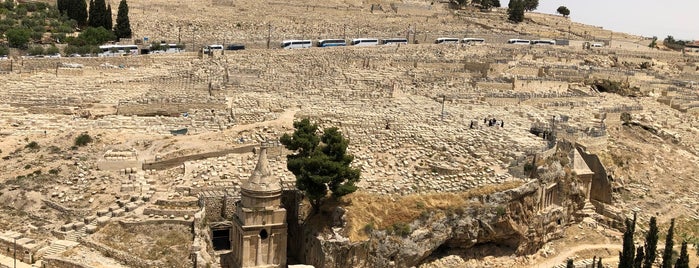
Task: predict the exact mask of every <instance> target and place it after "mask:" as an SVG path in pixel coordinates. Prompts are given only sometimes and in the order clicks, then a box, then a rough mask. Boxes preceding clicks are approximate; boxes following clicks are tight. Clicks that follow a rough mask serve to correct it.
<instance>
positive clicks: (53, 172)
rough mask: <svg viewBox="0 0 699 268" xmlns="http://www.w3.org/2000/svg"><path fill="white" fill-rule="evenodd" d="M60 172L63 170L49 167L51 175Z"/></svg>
mask: <svg viewBox="0 0 699 268" xmlns="http://www.w3.org/2000/svg"><path fill="white" fill-rule="evenodd" d="M59 172H61V170H60V169H58V168H52V169H49V174H51V175H58V173H59Z"/></svg>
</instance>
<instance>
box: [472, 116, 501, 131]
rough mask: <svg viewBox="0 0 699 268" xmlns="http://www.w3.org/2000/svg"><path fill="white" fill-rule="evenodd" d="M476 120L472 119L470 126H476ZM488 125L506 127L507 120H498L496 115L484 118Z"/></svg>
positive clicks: (484, 123) (484, 122)
mask: <svg viewBox="0 0 699 268" xmlns="http://www.w3.org/2000/svg"><path fill="white" fill-rule="evenodd" d="M475 124H476V122H475V121H473V120H471V124H470V125H469V128H471V129H473V128H474V127H475ZM486 124H487V125H488V126H489V127H497V126H499V127H505V121H504V120H497V119H495V117H493V118H491V119H488V118H487V117H486V118H483V125H486Z"/></svg>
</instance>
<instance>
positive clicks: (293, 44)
mask: <svg viewBox="0 0 699 268" xmlns="http://www.w3.org/2000/svg"><path fill="white" fill-rule="evenodd" d="M312 45H313V42H311V40H284V41H282V46H281V47H282V48H283V49H294V48H309V47H311V46H312Z"/></svg>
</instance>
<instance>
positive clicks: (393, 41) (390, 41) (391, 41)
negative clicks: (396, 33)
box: [381, 38, 408, 45]
mask: <svg viewBox="0 0 699 268" xmlns="http://www.w3.org/2000/svg"><path fill="white" fill-rule="evenodd" d="M381 44H382V45H407V44H408V39H405V38H387V39H381Z"/></svg>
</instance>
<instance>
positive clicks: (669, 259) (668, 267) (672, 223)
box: [660, 219, 675, 268]
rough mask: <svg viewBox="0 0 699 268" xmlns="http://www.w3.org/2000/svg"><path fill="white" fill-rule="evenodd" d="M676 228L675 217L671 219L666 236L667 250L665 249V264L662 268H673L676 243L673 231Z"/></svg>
mask: <svg viewBox="0 0 699 268" xmlns="http://www.w3.org/2000/svg"><path fill="white" fill-rule="evenodd" d="M674 229H675V219H672V220H670V229H669V230H667V237H665V250H664V251H663V265H662V266H660V267H662V268H672V246H673V245H674V243H675V242H674V241H673V240H672V239H673V233H674Z"/></svg>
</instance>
